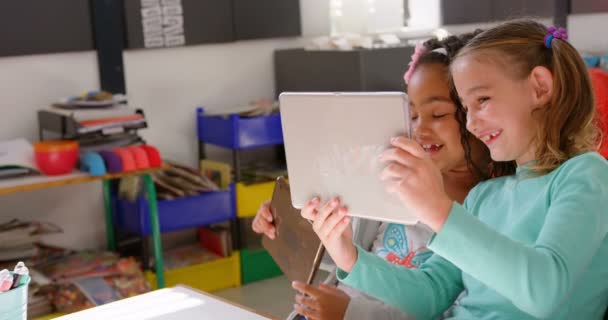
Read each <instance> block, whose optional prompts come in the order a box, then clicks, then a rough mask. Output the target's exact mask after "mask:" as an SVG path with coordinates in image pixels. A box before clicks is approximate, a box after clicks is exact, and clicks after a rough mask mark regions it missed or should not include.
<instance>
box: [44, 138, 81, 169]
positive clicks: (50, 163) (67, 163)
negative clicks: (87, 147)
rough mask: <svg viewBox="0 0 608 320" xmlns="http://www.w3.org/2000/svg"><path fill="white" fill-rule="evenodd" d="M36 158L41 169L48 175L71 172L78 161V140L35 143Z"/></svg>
mask: <svg viewBox="0 0 608 320" xmlns="http://www.w3.org/2000/svg"><path fill="white" fill-rule="evenodd" d="M34 158H35V159H36V164H37V165H38V168H39V169H40V171H42V173H44V174H46V175H50V176H54V175H61V174H67V173H70V172H72V170H74V167H76V163H77V162H78V142H76V141H42V142H38V143H35V144H34Z"/></svg>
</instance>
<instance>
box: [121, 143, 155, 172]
mask: <svg viewBox="0 0 608 320" xmlns="http://www.w3.org/2000/svg"><path fill="white" fill-rule="evenodd" d="M127 150H129V151H130V152H131V153H132V154H133V158H134V159H135V167H136V168H137V169H148V168H150V161H148V154H147V153H146V151H145V150H144V149H142V148H140V147H128V148H127Z"/></svg>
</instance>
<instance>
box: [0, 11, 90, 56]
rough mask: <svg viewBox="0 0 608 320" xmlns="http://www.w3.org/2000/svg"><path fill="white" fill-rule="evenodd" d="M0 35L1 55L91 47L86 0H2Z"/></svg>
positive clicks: (86, 48)
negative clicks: (0, 41) (0, 43)
mask: <svg viewBox="0 0 608 320" xmlns="http://www.w3.org/2000/svg"><path fill="white" fill-rule="evenodd" d="M0 39H2V46H0V56H13V55H25V54H43V53H55V52H68V51H85V50H93V34H92V26H91V8H90V6H89V1H84V0H52V1H39V0H7V1H1V2H0Z"/></svg>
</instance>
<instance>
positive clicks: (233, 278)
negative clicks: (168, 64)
mask: <svg viewBox="0 0 608 320" xmlns="http://www.w3.org/2000/svg"><path fill="white" fill-rule="evenodd" d="M145 276H146V280H148V283H149V284H150V286H151V287H152V288H154V289H157V286H156V274H154V272H152V271H146V272H145ZM178 284H185V285H188V286H190V287H193V288H196V289H199V290H202V291H206V292H212V291H217V290H221V289H226V288H232V287H238V286H240V285H241V265H240V254H239V252H238V251H234V252H233V253H232V256H230V257H228V258H222V259H218V260H214V261H210V262H206V263H202V264H197V265H193V266H188V267H184V268H179V269H174V270H166V271H165V286H166V287H173V286H175V285H178Z"/></svg>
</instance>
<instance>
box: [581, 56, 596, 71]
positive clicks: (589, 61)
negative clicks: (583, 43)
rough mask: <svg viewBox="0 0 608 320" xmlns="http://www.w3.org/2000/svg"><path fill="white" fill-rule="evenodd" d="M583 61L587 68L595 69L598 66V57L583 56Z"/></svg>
mask: <svg viewBox="0 0 608 320" xmlns="http://www.w3.org/2000/svg"><path fill="white" fill-rule="evenodd" d="M583 60H584V61H585V65H587V67H588V68H595V67H597V66H598V65H599V64H600V57H599V56H584V57H583Z"/></svg>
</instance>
